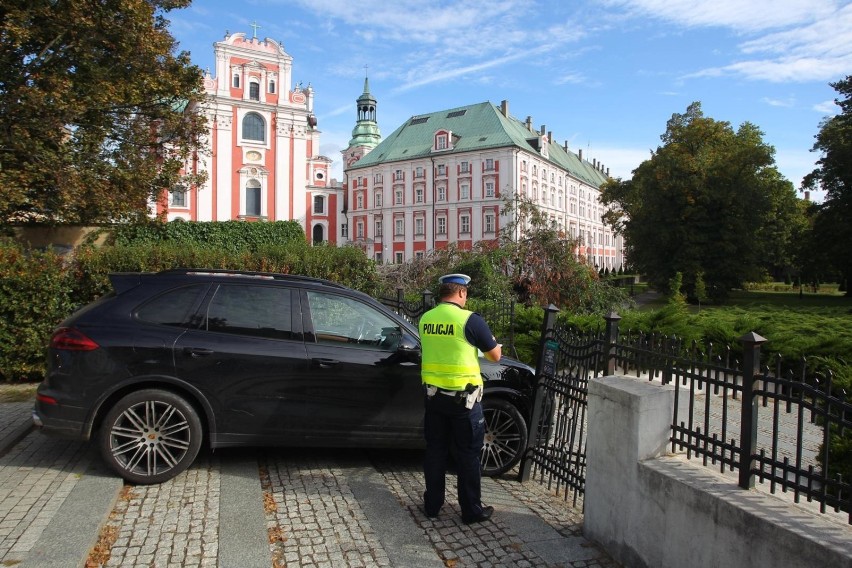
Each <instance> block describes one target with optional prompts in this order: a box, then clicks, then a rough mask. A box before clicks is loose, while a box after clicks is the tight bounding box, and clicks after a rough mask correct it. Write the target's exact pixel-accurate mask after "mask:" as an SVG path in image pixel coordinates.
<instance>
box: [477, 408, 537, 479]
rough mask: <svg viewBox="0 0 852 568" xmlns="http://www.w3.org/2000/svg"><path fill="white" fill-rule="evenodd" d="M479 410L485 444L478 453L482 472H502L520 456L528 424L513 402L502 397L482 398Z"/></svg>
mask: <svg viewBox="0 0 852 568" xmlns="http://www.w3.org/2000/svg"><path fill="white" fill-rule="evenodd" d="M482 413H483V414H484V415H485V443H484V444H483V446H482V455H481V456H480V462H481V464H482V475H486V476H489V477H493V476H497V475H502V474H503V473H506V472H507V471H509V470H510V469H512V468H513V467H515V464H517V463H518V462H519V461H520V460H521V457H522V456H523V453H524V449H525V448H526V444H527V423H526V421H525V420H524V417H523V416H522V415H521V413H520V411H519V410H518V409H517V408H516V407H515V405H513V404H512V403H511V402H508V401H505V400H500V399H494V400H489V399H485V400H483V401H482Z"/></svg>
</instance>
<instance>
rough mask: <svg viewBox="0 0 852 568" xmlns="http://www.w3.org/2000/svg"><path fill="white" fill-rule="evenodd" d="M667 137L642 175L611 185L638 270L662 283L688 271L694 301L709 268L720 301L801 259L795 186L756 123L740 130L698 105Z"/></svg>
mask: <svg viewBox="0 0 852 568" xmlns="http://www.w3.org/2000/svg"><path fill="white" fill-rule="evenodd" d="M661 139H662V141H663V145H662V146H660V147H658V148H657V150H656V151H655V152H654V153H653V154H652V156H651V158H650V159H649V160H646V161H644V162H642V163H641V164H640V165H639V167H638V168H636V169H635V170H634V171H633V178H632V179H630V180H626V181H622V180H620V179H618V180H611V181H609V182H607V183H606V184H604V186H603V188H602V193H601V200H602V202H603V203H604V204H606V205H609V206H610V211H609V212H608V213H607V214H606V216H605V219H606V221H607V222H608V223H610V224H611V225H612V226H613V227H614V228H615V229H616V231H618V232H620V233H622V234H623V235H624V236H625V242H626V247H627V250H626V255H627V261H628V262H629V264H630V265H631V267H633V268H635V269H636V270H638V271H639V272H641V273H642V274H644V275H645V276H647V278H648V280H649V281H650V283H651V284H652V285H653V286H654V287H656V288H658V289H661V290H663V289H666V288H667V285H668V283H669V281H670V280H671V279H672V277H673V276H674V275H675V273H677V272H680V273H681V274H682V275H683V283H684V291H685V292H686V295H687V296H689V297H692V298H694V297H695V283H696V282H695V281H696V277H697V275H699V274H701V275H702V279H703V281H704V282H705V284H706V289H707V294H708V295H709V296H710V297H712V298H714V299H717V300H718V299H721V298H724V297H725V296H726V294H727V292H728V291H729V290H731V289H732V288H735V287H738V286H740V285H741V284H742V283H743V282H744V281H746V280H749V279H756V278H759V277H760V275H761V273H763V272H765V271H766V270H768V269H770V268H773V267H775V265H782V266H783V265H786V264H788V263H790V262H791V253H790V251H789V247H788V244H789V243H790V242H791V241H792V235H793V227H794V226H795V223H792V222H789V219H792V218H795V216H796V214H797V211H798V209H797V208H796V205H795V204H796V197H795V190H794V189H793V186H792V184H790V182H788V181H786V180H785V179H783V178H782V177H781V175H780V174H779V173H778V171H777V170H776V169H775V167H774V157H773V154H774V149H773V148H772V147H771V146H769V145H767V144H765V143H764V142H763V140H762V133H761V132H760V130H759V129H758V128H757V127H756V126H754V125H753V124H750V123H748V122H746V123H743V124H742V125H741V126H740V127H739V128H738V129H737V130H734V129H733V128H732V127H731V126H730V124H729V123H727V122H723V121H716V120H713V119H712V118H709V117H706V116H704V114H703V112H702V111H701V104H700V103H697V102H695V103H692V104H691V105H690V106H689V107H688V108H687V110H686V112H685V113H684V114H674V115H672V118H671V120H669V121H668V125H667V128H666V132H665V134H663V135H662V136H661Z"/></svg>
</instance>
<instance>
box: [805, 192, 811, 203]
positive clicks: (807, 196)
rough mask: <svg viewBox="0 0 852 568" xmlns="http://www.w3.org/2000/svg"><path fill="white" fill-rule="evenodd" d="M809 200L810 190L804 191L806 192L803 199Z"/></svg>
mask: <svg viewBox="0 0 852 568" xmlns="http://www.w3.org/2000/svg"><path fill="white" fill-rule="evenodd" d="M810 200H811V192H810V191H806V192H805V201H810Z"/></svg>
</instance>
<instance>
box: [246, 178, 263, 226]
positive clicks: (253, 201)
mask: <svg viewBox="0 0 852 568" xmlns="http://www.w3.org/2000/svg"><path fill="white" fill-rule="evenodd" d="M246 215H251V216H253V217H260V182H259V181H257V180H256V179H250V180H249V181H248V183H246Z"/></svg>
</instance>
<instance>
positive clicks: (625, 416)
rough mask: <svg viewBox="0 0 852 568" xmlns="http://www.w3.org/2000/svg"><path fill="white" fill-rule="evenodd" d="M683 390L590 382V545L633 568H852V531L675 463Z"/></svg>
mask: <svg viewBox="0 0 852 568" xmlns="http://www.w3.org/2000/svg"><path fill="white" fill-rule="evenodd" d="M673 404H674V390H673V387H671V386H660V385H658V384H651V383H648V382H647V381H644V380H642V379H635V378H632V377H603V378H598V379H593V380H592V381H590V382H589V410H588V421H589V423H588V433H589V434H588V439H587V461H586V464H587V465H586V490H585V521H584V532H585V535H586V537H587V538H589V539H591V540H594V541H596V542H598V543H600V544H601V545H602V546H603V547H604V548H605V549H606V550H607V551H608V552H609V553H610V554H611V555H612V557H613V558H614V559H615V560H617V561H618V562H619V563H621V564H622V565H624V566H625V567H627V568H633V567H653V568H669V567H670V568H683V567H688V568H703V567H719V568H722V567H725V568H737V567H743V568H746V567H748V568H763V567H766V568H779V567H782V566H795V567H801V568H806V567H811V566H813V567H814V568H816V567H820V568H823V567H828V566H831V567H832V568H852V527H850V526H849V525H847V524H844V523H842V522H837V521H836V519H834V518H831V517H829V516H825V515H820V514H819V513H815V512H812V511H811V510H809V509H808V508H806V507H804V506H800V505H796V504H793V503H790V502H789V501H788V500H786V499H785V498H782V497H778V496H775V495H769V494H765V493H763V492H760V491H757V490H749V491H747V490H743V489H740V488H739V487H738V486H737V485H736V479H734V478H732V477H727V476H723V475H721V474H720V473H718V472H717V471H716V470H714V469H712V468H707V467H703V466H702V465H701V464H700V462H697V463H695V462H693V463H690V462H688V461H687V460H686V459H685V458H683V457H681V456H671V455H667V450H668V446H669V442H668V439H669V436H670V420H671V416H672V405H673Z"/></svg>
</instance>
